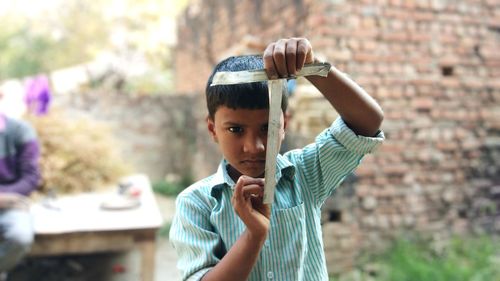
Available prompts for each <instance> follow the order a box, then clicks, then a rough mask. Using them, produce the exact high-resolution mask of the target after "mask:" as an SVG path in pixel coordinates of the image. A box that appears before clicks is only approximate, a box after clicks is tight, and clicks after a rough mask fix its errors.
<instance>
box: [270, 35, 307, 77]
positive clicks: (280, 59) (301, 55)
mask: <svg viewBox="0 0 500 281" xmlns="http://www.w3.org/2000/svg"><path fill="white" fill-rule="evenodd" d="M263 59H264V68H265V70H266V73H267V76H268V77H269V79H278V78H288V77H295V76H296V75H297V72H298V71H300V70H301V69H302V67H303V66H304V64H307V63H313V62H314V55H313V50H312V46H311V43H309V40H307V39H306V38H290V39H280V40H278V41H276V42H273V43H271V44H269V45H268V46H267V48H266V50H265V51H264V55H263Z"/></svg>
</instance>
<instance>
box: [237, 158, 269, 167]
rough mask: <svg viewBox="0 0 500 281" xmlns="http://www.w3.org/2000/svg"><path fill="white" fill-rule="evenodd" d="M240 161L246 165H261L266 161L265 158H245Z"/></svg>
mask: <svg viewBox="0 0 500 281" xmlns="http://www.w3.org/2000/svg"><path fill="white" fill-rule="evenodd" d="M240 163H241V164H243V165H247V166H262V165H264V164H265V163H266V159H246V160H243V161H241V162H240Z"/></svg>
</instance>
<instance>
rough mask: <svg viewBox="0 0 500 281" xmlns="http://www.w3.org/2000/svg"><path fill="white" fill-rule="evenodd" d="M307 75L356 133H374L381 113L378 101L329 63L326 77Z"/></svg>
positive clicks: (381, 118)
mask: <svg viewBox="0 0 500 281" xmlns="http://www.w3.org/2000/svg"><path fill="white" fill-rule="evenodd" d="M307 79H308V80H309V81H310V82H311V83H312V84H313V85H314V86H315V87H316V88H317V89H318V90H319V91H320V92H321V93H322V94H323V95H324V96H325V98H326V99H327V100H328V101H329V102H330V104H331V105H332V106H333V107H334V108H335V109H336V110H337V112H338V113H339V114H340V116H342V119H343V120H344V121H345V122H346V123H347V125H348V126H349V127H350V128H351V129H352V130H353V131H354V132H355V133H356V134H358V135H363V136H369V137H372V136H374V135H375V134H376V133H377V131H378V130H379V128H380V125H381V123H382V120H383V118H384V114H383V111H382V109H381V108H380V106H379V105H378V104H377V102H376V101H375V100H374V99H373V98H372V97H371V96H370V95H368V94H367V93H366V91H365V90H363V89H362V88H361V87H360V86H358V85H357V84H356V83H355V82H354V81H352V80H351V79H350V78H349V77H347V76H346V75H345V74H343V73H342V72H340V71H339V70H337V69H336V68H335V67H332V69H331V70H330V72H329V73H328V76H327V77H319V76H308V77H307Z"/></svg>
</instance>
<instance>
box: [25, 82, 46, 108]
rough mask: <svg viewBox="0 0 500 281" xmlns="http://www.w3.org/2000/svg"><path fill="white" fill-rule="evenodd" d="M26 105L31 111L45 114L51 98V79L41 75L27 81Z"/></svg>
mask: <svg viewBox="0 0 500 281" xmlns="http://www.w3.org/2000/svg"><path fill="white" fill-rule="evenodd" d="M25 99H26V105H27V106H28V110H29V111H30V112H33V113H35V114H36V115H45V114H47V111H48V110H49V104H50V100H51V93H50V85H49V79H47V77H46V76H44V75H39V76H37V77H35V78H32V79H29V80H28V81H27V82H26V98H25Z"/></svg>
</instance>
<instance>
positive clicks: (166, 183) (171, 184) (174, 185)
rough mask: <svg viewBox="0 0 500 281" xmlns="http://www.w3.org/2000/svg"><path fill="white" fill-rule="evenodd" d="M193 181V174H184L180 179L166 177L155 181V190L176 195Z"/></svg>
mask: <svg viewBox="0 0 500 281" xmlns="http://www.w3.org/2000/svg"><path fill="white" fill-rule="evenodd" d="M193 182H194V181H193V177H192V175H191V174H184V175H182V176H181V177H180V179H178V180H167V179H164V180H161V181H157V182H155V183H153V191H154V192H155V193H158V194H161V195H164V196H169V197H175V196H177V195H178V194H179V193H180V192H181V191H183V190H184V189H185V188H186V187H188V186H190V185H191V184H192V183H193Z"/></svg>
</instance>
